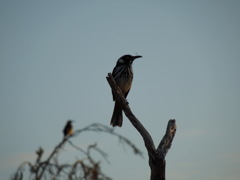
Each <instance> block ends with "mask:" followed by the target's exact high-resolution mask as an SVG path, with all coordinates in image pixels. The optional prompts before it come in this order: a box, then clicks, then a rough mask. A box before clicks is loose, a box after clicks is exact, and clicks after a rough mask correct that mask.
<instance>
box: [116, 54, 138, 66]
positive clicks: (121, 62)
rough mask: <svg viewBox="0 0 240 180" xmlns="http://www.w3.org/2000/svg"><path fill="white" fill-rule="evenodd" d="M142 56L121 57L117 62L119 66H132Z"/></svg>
mask: <svg viewBox="0 0 240 180" xmlns="http://www.w3.org/2000/svg"><path fill="white" fill-rule="evenodd" d="M141 57H142V56H131V55H129V54H127V55H124V56H122V57H120V58H119V59H118V61H117V64H118V65H132V63H133V61H134V60H135V59H137V58H141Z"/></svg>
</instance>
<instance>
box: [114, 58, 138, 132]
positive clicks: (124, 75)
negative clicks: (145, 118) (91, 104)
mask: <svg viewBox="0 0 240 180" xmlns="http://www.w3.org/2000/svg"><path fill="white" fill-rule="evenodd" d="M141 57H142V56H131V55H124V56H122V57H120V58H119V59H118V61H117V64H116V66H115V67H114V69H113V72H112V76H113V78H114V79H115V81H116V83H117V85H118V86H119V88H120V89H121V90H122V93H123V94H124V97H125V98H126V97H127V95H128V93H129V91H130V89H131V86H132V80H133V70H132V63H133V61H134V60H135V59H137V58H141ZM112 95H113V100H114V101H115V100H116V99H115V97H114V93H112ZM122 121H123V117H122V109H121V107H120V106H119V104H118V103H117V102H116V101H115V105H114V110H113V115H112V119H111V125H112V126H113V127H114V126H119V127H121V126H122Z"/></svg>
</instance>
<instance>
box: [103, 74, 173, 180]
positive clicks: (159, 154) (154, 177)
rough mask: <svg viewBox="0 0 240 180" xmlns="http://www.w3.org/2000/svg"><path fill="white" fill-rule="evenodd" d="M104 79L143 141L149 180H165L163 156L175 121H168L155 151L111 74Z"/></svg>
mask: <svg viewBox="0 0 240 180" xmlns="http://www.w3.org/2000/svg"><path fill="white" fill-rule="evenodd" d="M106 78H107V81H108V83H109V85H110V87H111V89H112V92H113V93H114V96H115V99H116V102H117V103H119V105H120V106H121V108H122V110H123V111H124V113H125V115H126V116H127V118H128V119H129V121H130V122H131V123H132V125H133V126H134V127H135V128H136V129H137V131H138V132H139V133H140V135H141V136H142V138H143V140H144V143H145V147H146V149H147V151H148V155H149V166H150V168H151V180H165V156H166V154H167V152H168V150H169V149H170V148H171V145H172V141H173V138H174V136H175V133H176V129H177V127H176V121H175V120H174V119H170V120H169V122H168V126H167V130H166V133H165V135H164V137H163V138H162V140H161V142H160V144H159V146H158V148H157V149H156V148H155V146H154V143H153V140H152V137H151V135H150V134H149V132H148V131H147V130H146V129H145V127H144V126H143V125H142V123H141V122H140V121H139V120H138V119H137V118H136V116H135V115H134V114H133V113H132V111H131V109H130V107H129V104H128V102H127V101H126V99H125V98H124V96H123V94H122V91H121V89H120V88H119V87H118V85H117V84H116V82H115V80H114V78H113V76H112V74H111V73H108V76H107V77H106Z"/></svg>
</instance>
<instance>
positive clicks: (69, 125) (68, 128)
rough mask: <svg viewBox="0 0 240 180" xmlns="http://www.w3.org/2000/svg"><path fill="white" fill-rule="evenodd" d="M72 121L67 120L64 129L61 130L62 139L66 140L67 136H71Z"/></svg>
mask: <svg viewBox="0 0 240 180" xmlns="http://www.w3.org/2000/svg"><path fill="white" fill-rule="evenodd" d="M72 122H73V121H72V120H68V121H67V123H66V125H65V127H64V129H63V137H64V138H66V137H67V136H71V135H73V133H74V131H73V125H72Z"/></svg>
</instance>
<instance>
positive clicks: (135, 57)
mask: <svg viewBox="0 0 240 180" xmlns="http://www.w3.org/2000/svg"><path fill="white" fill-rule="evenodd" d="M141 57H142V56H133V60H135V59H137V58H141Z"/></svg>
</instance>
